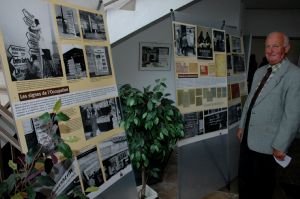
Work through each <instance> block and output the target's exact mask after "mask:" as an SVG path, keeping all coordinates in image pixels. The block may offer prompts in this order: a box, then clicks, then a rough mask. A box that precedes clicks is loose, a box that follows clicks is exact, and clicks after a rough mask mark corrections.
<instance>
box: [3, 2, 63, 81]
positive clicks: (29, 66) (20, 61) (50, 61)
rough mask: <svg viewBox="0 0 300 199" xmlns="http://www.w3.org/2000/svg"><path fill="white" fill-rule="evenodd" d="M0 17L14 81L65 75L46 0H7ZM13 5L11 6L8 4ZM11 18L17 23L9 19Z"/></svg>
mask: <svg viewBox="0 0 300 199" xmlns="http://www.w3.org/2000/svg"><path fill="white" fill-rule="evenodd" d="M1 3H3V4H5V5H6V6H1V8H0V12H1V13H2V14H3V16H5V17H1V19H0V28H1V30H2V32H3V38H4V44H5V49H6V54H7V61H8V63H9V69H10V74H11V80H12V81H21V80H33V79H42V78H50V77H61V76H62V75H63V74H62V68H61V61H60V56H59V53H58V48H57V43H56V41H55V37H54V32H53V29H52V27H51V26H49V24H51V17H50V10H49V6H48V5H47V3H46V2H43V1H38V0H28V1H27V2H26V5H24V4H19V3H18V1H17V0H3V1H2V2H1ZM8 7H9V8H12V9H7V8H8ZM7 19H10V20H11V21H13V22H14V23H7Z"/></svg>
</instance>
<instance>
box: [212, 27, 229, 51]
mask: <svg viewBox="0 0 300 199" xmlns="http://www.w3.org/2000/svg"><path fill="white" fill-rule="evenodd" d="M213 41H214V51H215V52H225V42H226V41H225V32H224V31H222V30H213Z"/></svg>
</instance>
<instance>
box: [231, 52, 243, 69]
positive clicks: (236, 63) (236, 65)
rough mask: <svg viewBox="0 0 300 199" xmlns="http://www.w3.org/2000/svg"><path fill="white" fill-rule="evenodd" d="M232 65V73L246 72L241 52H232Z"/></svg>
mask: <svg viewBox="0 0 300 199" xmlns="http://www.w3.org/2000/svg"><path fill="white" fill-rule="evenodd" d="M232 65H233V72H234V73H244V72H246V67H245V57H244V55H243V54H232Z"/></svg>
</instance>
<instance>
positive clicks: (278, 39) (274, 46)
mask: <svg viewBox="0 0 300 199" xmlns="http://www.w3.org/2000/svg"><path fill="white" fill-rule="evenodd" d="M288 50H289V45H288V46H284V36H283V34H282V33H273V34H270V35H269V36H268V37H267V39H266V46H265V55H266V58H267V60H268V62H269V64H271V65H274V64H277V63H279V62H281V61H282V60H283V59H284V58H285V55H286V53H287V52H288Z"/></svg>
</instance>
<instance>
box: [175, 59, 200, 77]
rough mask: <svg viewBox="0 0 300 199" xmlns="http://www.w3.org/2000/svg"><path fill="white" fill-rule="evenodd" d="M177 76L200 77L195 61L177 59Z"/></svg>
mask: <svg viewBox="0 0 300 199" xmlns="http://www.w3.org/2000/svg"><path fill="white" fill-rule="evenodd" d="M175 64H176V65H175V66H176V68H175V71H176V74H177V78H198V77H199V72H198V71H199V68H198V64H197V63H195V62H186V61H177V62H176V63H175Z"/></svg>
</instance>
